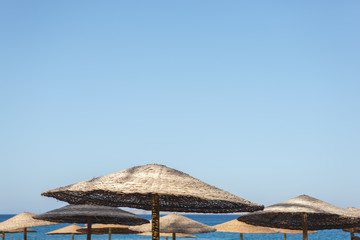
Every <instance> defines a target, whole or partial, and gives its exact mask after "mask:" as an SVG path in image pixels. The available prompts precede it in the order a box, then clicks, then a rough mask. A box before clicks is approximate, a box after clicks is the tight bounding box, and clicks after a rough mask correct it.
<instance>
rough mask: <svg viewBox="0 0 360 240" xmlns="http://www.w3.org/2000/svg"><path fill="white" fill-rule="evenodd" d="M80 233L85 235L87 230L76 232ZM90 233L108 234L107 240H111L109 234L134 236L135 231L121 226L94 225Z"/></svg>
mask: <svg viewBox="0 0 360 240" xmlns="http://www.w3.org/2000/svg"><path fill="white" fill-rule="evenodd" d="M77 231H78V232H81V233H86V232H87V229H85V228H80V229H78V230H77ZM91 231H92V233H96V234H109V240H111V234H136V233H139V232H137V231H133V230H130V229H129V226H128V225H123V224H101V223H98V224H94V225H93V226H92V229H91Z"/></svg>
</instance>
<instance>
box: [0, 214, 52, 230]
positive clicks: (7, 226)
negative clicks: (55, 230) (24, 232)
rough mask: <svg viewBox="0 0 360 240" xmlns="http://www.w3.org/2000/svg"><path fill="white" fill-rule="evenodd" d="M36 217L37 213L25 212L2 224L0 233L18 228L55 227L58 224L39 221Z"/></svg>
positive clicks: (0, 224)
mask: <svg viewBox="0 0 360 240" xmlns="http://www.w3.org/2000/svg"><path fill="white" fill-rule="evenodd" d="M34 216H36V214H35V213H29V212H23V213H20V214H18V215H16V216H14V217H12V218H10V219H8V220H6V221H4V222H1V223H0V232H2V231H11V230H15V229H18V228H28V227H37V226H46V225H54V224H57V223H56V222H49V221H43V220H37V219H34V218H33V217H34Z"/></svg>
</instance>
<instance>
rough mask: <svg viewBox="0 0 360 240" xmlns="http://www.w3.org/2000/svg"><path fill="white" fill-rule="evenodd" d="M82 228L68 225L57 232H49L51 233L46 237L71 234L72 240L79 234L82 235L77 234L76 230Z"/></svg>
mask: <svg viewBox="0 0 360 240" xmlns="http://www.w3.org/2000/svg"><path fill="white" fill-rule="evenodd" d="M80 228H82V227H80V226H78V225H75V224H73V225H69V226H66V227H63V228H59V229H57V230H54V231H51V232H47V233H46V234H47V235H67V234H71V239H72V240H74V238H75V235H79V234H83V233H80V232H77V231H76V230H77V229H80Z"/></svg>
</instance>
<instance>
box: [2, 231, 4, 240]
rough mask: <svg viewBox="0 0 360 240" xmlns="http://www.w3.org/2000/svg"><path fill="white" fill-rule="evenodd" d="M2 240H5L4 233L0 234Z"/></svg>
mask: <svg viewBox="0 0 360 240" xmlns="http://www.w3.org/2000/svg"><path fill="white" fill-rule="evenodd" d="M2 240H5V233H4V232H3V233H2Z"/></svg>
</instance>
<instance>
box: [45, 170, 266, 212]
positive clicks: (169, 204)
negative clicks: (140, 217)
mask: <svg viewBox="0 0 360 240" xmlns="http://www.w3.org/2000/svg"><path fill="white" fill-rule="evenodd" d="M152 194H157V195H159V196H160V210H161V211H174V212H175V211H176V212H203V213H229V212H252V211H257V210H261V209H263V208H264V206H262V205H258V204H255V203H252V202H249V201H247V200H245V199H242V198H240V197H237V196H235V195H233V194H231V193H229V192H226V191H224V190H221V189H219V188H216V187H213V186H211V185H209V184H206V183H204V182H202V181H200V180H198V179H196V178H193V177H191V176H190V175H188V174H186V173H183V172H180V171H177V170H175V169H172V168H168V167H166V166H163V165H158V164H149V165H145V166H137V167H133V168H129V169H126V170H123V171H120V172H115V173H112V174H109V175H106V176H102V177H98V178H94V179H91V180H88V181H83V182H79V183H75V184H73V185H69V186H66V187H61V188H57V189H54V190H49V191H46V192H43V193H42V195H43V196H48V197H54V198H56V199H59V200H61V201H66V202H68V203H71V204H98V205H106V206H113V207H131V208H139V209H145V210H151V206H152V202H151V195H152Z"/></svg>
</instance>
